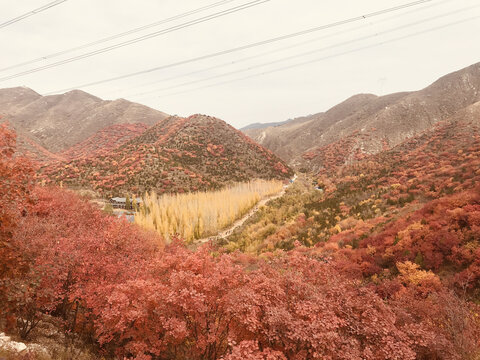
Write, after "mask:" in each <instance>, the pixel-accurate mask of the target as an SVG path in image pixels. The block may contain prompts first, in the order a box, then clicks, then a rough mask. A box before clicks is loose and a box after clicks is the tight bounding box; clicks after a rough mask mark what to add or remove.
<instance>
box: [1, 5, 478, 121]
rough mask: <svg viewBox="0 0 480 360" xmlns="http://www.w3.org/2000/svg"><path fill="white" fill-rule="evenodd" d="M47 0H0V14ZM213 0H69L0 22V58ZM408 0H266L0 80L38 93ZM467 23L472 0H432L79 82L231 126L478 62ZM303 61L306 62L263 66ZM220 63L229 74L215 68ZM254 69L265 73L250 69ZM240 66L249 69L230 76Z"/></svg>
mask: <svg viewBox="0 0 480 360" xmlns="http://www.w3.org/2000/svg"><path fill="white" fill-rule="evenodd" d="M50 1H51V0H50ZM50 1H49V0H22V1H16V2H14V1H12V0H0V24H1V23H3V22H5V21H8V20H10V19H12V18H15V17H16V16H18V15H21V14H23V13H25V12H27V11H30V10H33V9H35V8H38V7H40V6H43V5H45V4H46V3H48V2H50ZM218 1H219V0H157V1H154V0H68V1H66V2H64V3H62V4H60V5H58V6H56V7H53V8H51V9H49V10H46V11H45V12H42V13H39V14H36V15H34V16H31V17H29V18H26V19H23V20H22V21H19V22H17V23H15V24H12V25H10V26H6V27H3V28H0V44H1V45H2V46H1V53H2V56H1V58H0V69H3V68H5V67H9V66H11V65H15V64H19V63H22V62H25V61H29V60H32V59H35V58H39V57H42V56H47V55H50V54H52V53H55V52H58V51H62V50H65V49H69V48H72V47H75V46H79V45H82V44H85V43H88V42H91V41H95V40H98V39H100V38H103V37H107V36H110V35H114V34H117V33H120V32H123V31H127V30H129V29H132V28H136V27H139V26H142V25H146V24H150V23H153V22H156V21H159V20H162V19H165V18H168V17H171V16H175V15H177V14H181V13H184V12H186V11H190V10H194V9H196V8H199V7H202V6H206V5H209V4H212V3H215V2H218ZM250 1H252V0H232V1H231V2H229V3H226V4H224V5H222V6H220V7H216V8H212V9H209V10H207V11H204V12H201V13H198V14H195V15H191V16H189V17H186V18H183V19H180V20H176V21H174V22H170V23H167V24H164V25H160V26H158V27H154V28H150V29H148V30H145V31H142V32H139V33H136V34H134V35H130V36H127V37H124V38H120V39H117V40H115V41H112V42H109V43H105V44H102V45H98V46H94V47H91V48H88V49H84V50H81V51H76V52H73V53H69V54H67V55H64V56H60V57H56V58H53V59H48V60H44V61H41V62H37V63H35V64H31V65H28V66H23V67H18V68H14V69H10V70H6V71H0V78H3V77H5V76H8V75H12V74H16V73H18V72H21V71H24V70H28V69H31V68H35V67H38V66H42V65H46V64H49V63H52V62H55V61H59V60H62V59H67V58H69V57H72V56H76V55H80V54H83V53H85V52H89V51H93V50H96V49H100V48H102V47H105V46H109V45H113V44H116V43H118V42H121V41H125V40H128V39H133V38H135V37H138V36H142V35H145V34H149V33H151V32H154V31H159V30H162V29H165V28H168V27H171V26H175V25H178V24H182V23H185V22H187V21H190V20H194V19H197V18H200V17H203V16H206V15H208V14H213V13H216V12H218V11H221V10H225V9H228V8H231V7H235V6H238V5H241V4H244V3H247V2H250ZM412 1H413V0H362V1H359V0H270V1H268V2H266V3H263V4H260V5H258V6H254V7H252V8H250V9H246V10H243V11H240V12H237V13H234V14H230V15H227V16H224V17H221V18H217V19H213V20H210V21H207V22H204V23H202V24H199V25H195V26H192V27H188V28H185V29H181V30H179V31H175V32H171V33H168V34H165V35H162V36H158V37H155V38H152V39H149V40H146V41H142V42H139V43H136V44H133V45H130V46H126V47H123V48H121V49H116V50H113V51H110V52H107V53H104V54H100V55H97V56H93V57H90V58H87V59H82V60H79V61H76V62H72V63H69V64H64V65H60V66H57V67H55V68H51V69H47V70H44V71H41V72H36V73H33V74H29V75H25V76H21V77H17V78H15V79H10V80H6V81H0V87H1V88H4V87H13V86H27V87H30V88H32V89H34V90H35V91H37V92H39V93H41V94H44V93H49V92H52V91H57V90H61V89H65V88H70V87H77V86H79V85H82V84H85V83H89V82H93V81H97V80H102V79H107V78H111V77H115V76H119V75H124V74H128V73H132V72H136V71H140V70H144V69H149V68H152V67H156V66H162V65H168V64H171V63H175V62H178V61H182V60H185V59H190V58H194V57H198V56H202V55H207V54H210V53H214V52H218V51H221V50H226V49H230V48H234V47H237V46H242V45H246V44H250V43H254V42H257V41H262V40H266V39H270V38H273V37H277V36H281V35H286V34H289V33H294V32H297V31H301V30H305V29H308V28H313V27H316V26H320V25H324V24H329V23H332V22H336V21H340V20H344V19H348V18H351V17H355V16H359V15H364V14H367V13H371V12H374V11H378V10H382V9H386V8H390V7H394V6H397V5H402V4H406V3H409V2H412ZM478 34H480V1H479V0H433V1H431V2H429V3H427V4H423V5H418V6H415V7H413V8H409V9H406V10H401V11H398V12H394V13H390V14H387V15H383V16H379V17H375V18H370V19H366V20H362V21H360V22H356V23H352V24H348V25H343V26H338V27H335V28H331V29H328V30H325V31H319V32H315V33H312V34H309V35H304V36H301V37H297V38H293V39H289V40H285V41H280V42H276V43H273V44H270V45H266V46H262V47H257V48H253V49H248V50H244V51H241V52H235V53H232V54H229V55H224V56H221V57H215V58H210V59H207V60H202V61H198V62H194V63H190V64H186V65H182V66H177V67H173V68H169V69H165V70H161V71H156V72H152V73H149V74H144V75H141V76H136V77H131V78H127V79H123V80H119V81H113V82H109V83H105V84H102V85H97V86H91V87H85V88H82V89H83V90H85V91H87V92H89V93H92V94H94V95H96V96H99V97H101V98H104V99H116V98H120V97H123V98H126V99H128V100H131V101H136V102H139V103H142V104H145V105H148V106H151V107H153V108H156V109H159V110H162V111H165V112H167V113H170V114H179V115H183V116H188V115H191V114H194V113H204V114H209V115H213V116H216V117H219V118H221V119H223V120H225V121H227V122H228V123H230V124H232V125H233V126H235V127H242V126H245V125H247V124H249V123H253V122H271V121H282V120H285V119H287V118H292V117H297V116H303V115H308V114H312V113H316V112H320V111H324V110H327V109H328V108H329V107H331V106H333V105H335V104H337V103H338V102H340V101H342V100H344V99H345V98H347V97H349V96H351V95H354V94H356V93H374V94H387V93H391V92H396V91H405V90H417V89H420V88H423V87H425V86H427V85H428V84H430V83H431V82H433V81H434V80H436V79H437V78H438V77H440V76H442V75H445V74H447V73H449V72H452V71H455V70H458V69H460V68H462V67H465V66H468V65H471V64H473V63H476V62H479V61H480V41H478ZM411 35H414V36H411ZM392 40H393V41H392ZM309 51H310V52H311V53H310V54H304V53H306V52H309ZM310 60H312V62H310V63H309V64H305V65H302V66H296V67H291V68H289V69H283V70H281V71H275V72H273V71H272V70H276V69H282V68H286V67H289V66H291V65H296V64H299V63H304V62H309V61H310ZM314 60H318V61H314ZM274 61H277V62H276V63H274V64H271V65H265V66H260V65H262V64H264V63H269V62H274ZM201 70H205V71H201ZM231 72H235V73H234V74H230V75H227V76H223V74H225V73H231ZM264 72H267V74H264V75H260V76H251V77H249V76H250V75H254V74H262V73H264ZM268 72H270V73H268ZM245 77H249V78H247V79H243V80H238V79H240V78H245ZM209 78H210V80H206V81H203V80H204V79H209ZM230 80H236V81H230ZM218 83H222V84H220V85H218ZM210 85H214V86H210Z"/></svg>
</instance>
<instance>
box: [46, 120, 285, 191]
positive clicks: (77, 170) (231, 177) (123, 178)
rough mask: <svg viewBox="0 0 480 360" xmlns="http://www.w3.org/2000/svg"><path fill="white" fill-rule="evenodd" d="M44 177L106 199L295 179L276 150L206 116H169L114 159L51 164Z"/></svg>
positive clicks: (104, 157)
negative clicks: (261, 144) (262, 180)
mask: <svg viewBox="0 0 480 360" xmlns="http://www.w3.org/2000/svg"><path fill="white" fill-rule="evenodd" d="M41 173H42V174H41V176H42V177H44V178H45V179H46V180H48V181H51V182H56V183H60V182H61V183H63V184H64V185H68V186H72V187H81V188H90V189H93V190H96V191H97V192H99V193H101V194H103V195H121V194H126V193H132V192H135V193H137V194H139V193H143V192H144V191H148V190H151V189H155V190H157V191H158V192H160V193H162V192H184V191H194V190H204V189H212V188H218V187H221V186H223V185H226V184H228V183H231V182H237V181H248V180H251V179H254V178H264V179H271V178H277V179H284V178H287V177H289V176H291V175H292V171H291V170H290V169H289V168H288V167H287V166H286V165H285V163H284V162H282V161H281V160H280V159H279V158H278V157H277V156H275V155H274V154H273V153H272V152H271V151H269V150H267V149H265V148H263V147H262V146H260V145H258V144H257V143H255V142H253V141H252V140H251V139H250V138H248V137H247V136H245V135H244V134H243V133H242V132H240V131H238V130H235V129H234V128H233V127H232V126H230V125H228V124H227V123H225V122H224V121H222V120H219V119H216V118H213V117H209V116H204V115H193V116H191V117H189V118H180V117H169V118H167V119H164V120H162V121H160V122H159V123H158V124H156V125H154V126H153V127H151V128H149V129H148V130H146V131H145V132H143V134H141V135H140V136H137V137H135V138H133V139H131V140H130V141H128V142H127V143H125V144H123V145H121V146H120V147H118V148H116V149H114V150H113V151H111V152H110V153H109V154H100V155H97V156H95V157H88V158H81V159H76V160H73V161H65V162H60V163H55V164H51V165H49V166H45V167H43V168H42V169H41Z"/></svg>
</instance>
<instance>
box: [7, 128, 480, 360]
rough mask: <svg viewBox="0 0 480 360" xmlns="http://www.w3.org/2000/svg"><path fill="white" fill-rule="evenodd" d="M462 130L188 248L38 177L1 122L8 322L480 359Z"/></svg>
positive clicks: (339, 352)
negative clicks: (225, 237)
mask: <svg viewBox="0 0 480 360" xmlns="http://www.w3.org/2000/svg"><path fill="white" fill-rule="evenodd" d="M180 125H181V124H180ZM180 125H179V126H180ZM450 130H451V129H450ZM450 130H449V129H448V128H447V129H445V128H443V129H440V130H439V132H438V133H437V136H438V139H434V140H432V138H429V139H420V140H418V139H417V140H416V141H418V143H416V145H415V146H413V145H411V144H406V145H404V146H406V147H407V148H408V151H409V154H417V156H418V158H419V159H420V160H415V159H417V158H415V157H414V156H413V155H412V156H407V155H405V152H404V151H400V150H398V149H397V150H398V153H396V154H394V156H391V157H387V158H384V157H382V156H380V157H378V158H371V159H365V160H362V161H365V162H364V163H363V164H364V165H363V168H362V167H360V165H358V164H357V165H352V166H351V167H349V168H342V169H340V170H339V169H337V170H338V172H337V175H338V178H328V177H326V173H321V174H319V175H318V178H317V179H315V181H316V186H317V188H321V190H322V191H319V190H318V189H312V190H306V189H304V188H302V187H301V186H302V185H295V186H292V187H291V188H290V189H289V191H288V193H287V195H286V196H285V197H284V198H282V199H277V200H276V201H275V202H274V203H273V204H271V205H269V207H268V209H267V208H265V209H262V210H261V211H260V212H259V213H258V215H257V216H256V217H254V218H252V220H251V221H250V222H249V223H247V224H246V226H245V228H246V229H247V232H248V231H251V233H252V234H251V236H246V235H245V234H244V233H242V231H240V232H239V233H238V234H234V236H233V237H232V238H231V239H229V241H227V242H226V244H225V245H226V246H225V247H222V246H214V245H204V246H202V247H200V248H199V249H198V250H191V249H188V248H187V247H186V246H185V245H184V243H183V239H178V240H175V239H174V240H173V242H172V243H171V244H169V245H166V244H165V242H164V240H163V239H162V238H161V237H160V236H158V235H157V234H156V233H155V232H150V231H146V230H142V228H141V227H139V226H137V225H136V224H129V223H127V222H126V220H125V219H122V218H116V217H111V216H108V215H106V214H105V213H103V212H102V211H100V210H98V209H96V208H94V207H93V205H91V204H89V203H88V202H86V201H85V200H83V199H81V198H79V197H78V196H77V195H76V194H75V193H73V192H72V191H68V190H64V189H59V188H56V187H39V186H37V187H34V186H33V185H32V184H31V183H30V179H31V170H29V166H28V164H27V163H26V162H25V160H24V159H21V158H16V157H14V135H13V134H12V133H11V132H9V131H8V130H6V129H5V128H0V135H1V136H0V151H1V152H2V157H1V158H0V185H1V186H0V192H1V195H2V196H1V197H0V202H1V205H2V206H1V207H0V221H1V223H0V224H1V229H0V235H1V239H0V240H1V244H0V245H1V248H0V250H1V252H0V257H1V260H2V262H1V269H2V272H1V274H0V290H1V292H0V309H2V310H3V311H2V312H1V314H0V317H1V319H0V324H1V325H5V324H6V323H9V324H12V319H13V320H15V321H14V325H16V330H17V332H18V334H19V335H20V336H21V337H23V338H26V339H28V338H30V337H33V334H34V333H35V329H37V328H38V324H39V323H40V322H42V321H43V319H44V318H45V317H46V316H48V317H50V318H55V319H57V320H58V324H60V325H59V331H62V332H63V334H64V336H65V339H76V340H78V341H81V343H83V344H84V345H85V346H89V347H90V348H91V350H92V351H94V353H95V354H96V355H97V357H98V358H101V357H104V358H106V359H115V358H117V359H178V360H180V359H193V360H195V359H198V360H200V359H212V360H213V359H229V360H236V359H252V360H253V359H345V360H346V359H372V360H373V359H399V360H400V359H402V360H403V359H407V360H408V359H411V360H414V359H422V360H423V359H424V360H427V359H459V360H460V359H472V360H473V359H476V358H478V356H479V348H480V344H479V339H480V319H479V313H480V309H479V307H478V305H477V304H476V302H475V301H478V298H479V294H478V287H479V279H480V277H479V268H480V264H479V263H478V261H479V260H478V259H479V258H480V256H479V255H480V254H479V253H478V251H479V246H478V244H479V242H480V239H479V238H478V234H479V233H480V231H479V230H480V229H479V226H480V223H479V219H480V217H479V213H480V207H479V206H480V198H479V193H480V191H479V189H478V185H476V184H475V181H474V180H476V179H477V177H478V176H479V175H480V173H478V168H475V164H477V161H478V156H477V154H478V148H477V146H476V145H478V139H477V138H475V136H474V135H471V134H469V135H468V136H467V137H466V138H467V139H469V141H466V140H465V141H463V142H462V147H464V148H471V151H469V153H468V155H465V154H466V151H465V150H463V151H462V152H459V150H462V149H459V148H454V147H452V146H451V144H447V145H445V146H447V147H449V149H445V147H443V145H442V144H441V141H439V139H442V136H447V135H448V134H449V133H448V132H449V131H450ZM442 134H443V135H442ZM144 135H145V133H144ZM147 135H148V134H147ZM165 135H168V134H165ZM142 136H143V135H142ZM167 138H168V137H167ZM167 138H165V139H164V140H166V139H167ZM459 143H460V142H459ZM213 145H214V144H213V143H212V145H211V146H210V147H209V149H210V150H208V149H205V151H206V152H208V153H209V154H210V155H211V156H215V157H222V156H223V155H224V153H225V151H226V150H224V149H223V148H222V147H219V146H213ZM252 146H253V145H252ZM412 147H413V148H412ZM419 149H422V150H421V153H418V151H420V150H419ZM397 150H395V151H397ZM447 150H448V151H447ZM439 151H440V152H444V153H443V155H442V156H440V157H438V158H436V156H437V155H438V152H439ZM470 155H472V156H470ZM404 156H406V157H407V160H409V161H411V163H410V164H409V167H408V168H407V167H405V168H403V167H402V166H400V165H398V164H396V163H392V162H391V161H392V159H393V160H395V161H397V160H399V159H402V158H403V157H404ZM425 159H427V160H428V159H437V160H439V161H443V162H442V163H441V165H442V166H440V167H439V168H438V169H434V167H433V166H432V165H430V164H429V161H426V160H425ZM415 164H416V165H415ZM447 165H450V166H447ZM365 169H367V170H369V171H365ZM427 169H431V170H432V173H433V175H432V173H430V172H427ZM337 170H336V171H337ZM280 171H281V170H280ZM415 174H416V175H415ZM305 181H306V180H305ZM432 185H433V186H432ZM303 186H305V187H307V188H308V186H307V185H305V184H304V185H303ZM220 245H222V244H220ZM238 250H243V251H245V252H247V253H245V252H240V251H238ZM248 253H250V254H248ZM7 318H8V321H7ZM10 330H11V329H10Z"/></svg>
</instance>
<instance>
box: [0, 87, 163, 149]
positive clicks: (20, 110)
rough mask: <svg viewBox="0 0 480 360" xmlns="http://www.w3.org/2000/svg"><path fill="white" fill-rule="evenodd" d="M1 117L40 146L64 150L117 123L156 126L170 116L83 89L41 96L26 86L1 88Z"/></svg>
mask: <svg viewBox="0 0 480 360" xmlns="http://www.w3.org/2000/svg"><path fill="white" fill-rule="evenodd" d="M0 116H1V117H2V118H3V119H4V120H7V121H9V122H10V124H11V125H12V126H13V127H14V128H15V129H16V130H17V132H19V133H20V132H21V133H22V134H23V136H25V137H28V138H30V139H31V141H34V142H35V143H37V144H38V145H39V146H41V147H43V148H45V149H47V150H48V151H50V152H52V153H58V152H61V151H64V150H66V149H68V148H70V147H72V146H73V145H76V144H78V143H80V142H82V141H84V140H86V139H87V138H89V137H90V136H92V135H94V134H95V133H96V132H97V131H99V130H101V129H103V128H105V127H108V126H112V125H116V124H134V123H140V124H145V125H149V126H151V125H153V124H155V123H157V122H159V121H160V120H163V119H165V118H166V117H167V116H168V115H167V114H165V113H163V112H161V111H157V110H154V109H151V108H149V107H147V106H144V105H140V104H136V103H132V102H130V101H127V100H124V99H118V100H114V101H105V100H102V99H100V98H98V97H95V96H93V95H90V94H88V93H86V92H84V91H80V90H73V91H70V92H67V93H65V94H62V95H51V96H41V95H39V94H38V93H36V92H35V91H33V90H31V89H29V88H24V87H17V88H9V89H0Z"/></svg>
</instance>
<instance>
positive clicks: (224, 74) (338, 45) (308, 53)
mask: <svg viewBox="0 0 480 360" xmlns="http://www.w3.org/2000/svg"><path fill="white" fill-rule="evenodd" d="M478 7H480V5H473V6H470V7H466V8H463V9H459V10H456V11H453V12H452V11H450V12H448V13H444V14H441V15H436V16H432V17H429V18H426V19H421V20H418V21H414V22H411V23H408V24H404V25H400V26H397V27H395V28H392V29H389V30H385V31H381V32H377V33H375V34H373V35H367V36H363V37H360V38H356V39H352V40H347V41H344V42H341V43H337V44H333V45H330V46H326V47H323V48H320V49H314V50H309V51H306V52H302V53H299V54H295V55H291V56H287V57H284V58H281V59H277V60H273V61H268V62H264V63H261V64H258V65H252V66H249V67H245V68H242V69H238V70H234V71H230V72H226V73H222V74H217V75H214V76H210V77H207V78H203V79H198V80H192V81H187V82H184V83H181V84H178V85H174V86H167V87H164V88H160V89H153V90H149V91H145V92H143V93H140V94H133V95H131V96H143V95H146V94H151V93H155V92H160V91H167V90H172V89H176V88H179V87H183V86H188V85H193V84H197V83H201V82H205V81H209V80H213V79H218V78H222V77H226V76H230V75H235V74H238V73H242V72H247V71H250V70H253V69H257V68H261V67H266V66H271V65H274V64H277V63H280V62H284V61H288V60H292V59H296V58H302V57H305V56H308V55H312V54H315V53H318V52H323V51H326V50H330V49H334V48H337V47H342V46H345V45H350V44H353V43H357V42H359V41H363V40H368V39H372V38H376V37H378V36H382V35H386V34H389V33H392V32H395V31H399V30H403V29H406V28H410V27H412V26H416V25H420V24H424V23H426V22H430V21H434V20H437V19H440V18H443V17H447V16H451V15H454V14H457V13H461V12H464V11H467V10H471V9H473V8H478Z"/></svg>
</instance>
